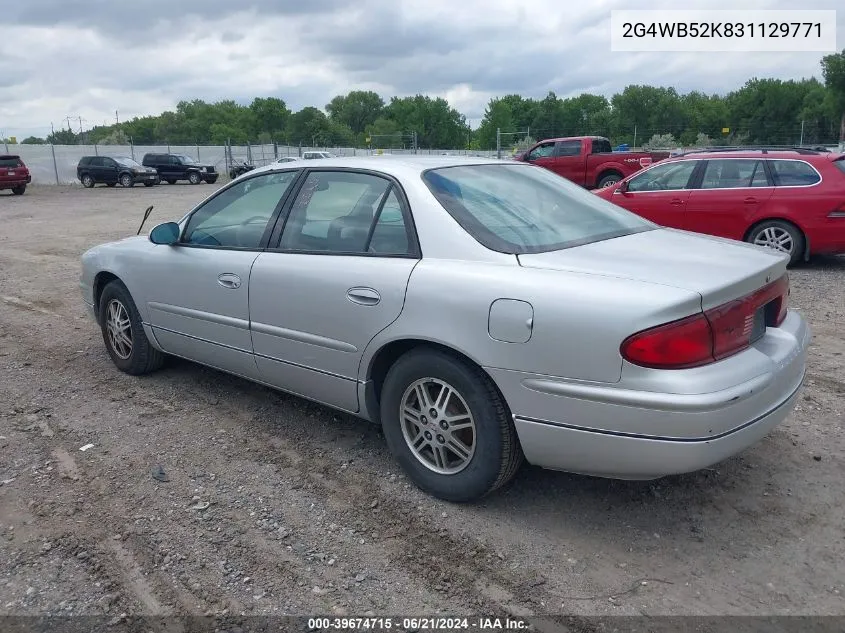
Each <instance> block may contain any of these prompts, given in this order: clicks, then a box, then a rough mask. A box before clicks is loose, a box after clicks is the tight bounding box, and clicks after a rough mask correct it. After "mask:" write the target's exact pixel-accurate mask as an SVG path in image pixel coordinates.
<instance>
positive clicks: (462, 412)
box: [381, 348, 523, 503]
mask: <svg viewBox="0 0 845 633" xmlns="http://www.w3.org/2000/svg"><path fill="white" fill-rule="evenodd" d="M381 420H382V426H383V428H384V435H385V438H386V440H387V445H388V448H389V449H390V452H391V453H392V454H393V456H394V458H395V459H396V461H397V462H398V463H399V465H400V466H401V467H402V469H403V470H404V471H405V472H406V473H407V474H408V477H409V478H410V479H411V481H413V482H414V484H416V485H417V486H418V487H419V488H421V489H422V490H424V491H425V492H427V493H429V494H431V495H433V496H435V497H438V498H440V499H444V500H446V501H453V502H459V503H463V502H469V501H475V500H477V499H480V498H481V497H483V496H485V495H487V494H489V493H491V492H493V491H494V490H496V489H497V488H500V487H501V486H503V485H504V484H506V483H507V482H508V481H510V480H511V478H512V477H513V476H514V475H515V474H516V472H517V470H518V469H519V466H520V465H521V464H522V461H523V454H522V449H521V448H520V446H519V441H518V439H517V436H516V430H515V429H514V426H513V422H512V421H511V419H510V415H509V413H508V410H507V407H506V406H505V403H504V401H503V399H502V397H501V395H500V394H499V392H498V390H497V389H496V386H495V385H494V384H493V381H492V380H491V379H490V378H489V376H487V375H486V374H485V373H484V372H483V371H481V370H480V369H478V368H477V367H474V366H472V365H469V364H468V363H466V362H464V361H463V360H461V359H460V358H458V357H457V356H456V355H453V354H450V353H446V352H441V351H439V350H433V349H425V348H423V349H416V350H412V351H410V352H408V353H407V354H405V355H404V356H402V357H401V358H399V360H397V361H396V363H395V364H394V365H393V367H391V368H390V371H389V372H388V374H387V377H386V378H385V381H384V385H383V387H382V394H381Z"/></svg>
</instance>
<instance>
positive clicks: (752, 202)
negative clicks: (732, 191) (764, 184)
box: [745, 197, 758, 204]
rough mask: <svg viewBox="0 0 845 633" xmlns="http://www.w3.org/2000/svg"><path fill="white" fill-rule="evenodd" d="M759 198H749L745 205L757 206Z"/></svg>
mask: <svg viewBox="0 0 845 633" xmlns="http://www.w3.org/2000/svg"><path fill="white" fill-rule="evenodd" d="M757 202H758V200H757V198H752V197H748V198H746V199H745V204H757Z"/></svg>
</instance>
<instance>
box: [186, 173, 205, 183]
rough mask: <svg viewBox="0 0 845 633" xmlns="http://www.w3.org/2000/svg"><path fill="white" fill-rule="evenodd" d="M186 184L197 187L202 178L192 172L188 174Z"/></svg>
mask: <svg viewBox="0 0 845 633" xmlns="http://www.w3.org/2000/svg"><path fill="white" fill-rule="evenodd" d="M188 182H189V183H191V184H192V185H198V184H200V183H201V182H202V176H200V175H199V174H198V173H197V172H195V171H192V172H191V173H190V174H188Z"/></svg>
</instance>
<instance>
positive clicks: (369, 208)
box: [81, 156, 810, 501]
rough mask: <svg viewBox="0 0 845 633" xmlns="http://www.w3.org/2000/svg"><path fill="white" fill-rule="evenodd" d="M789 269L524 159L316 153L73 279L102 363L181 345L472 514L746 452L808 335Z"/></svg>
mask: <svg viewBox="0 0 845 633" xmlns="http://www.w3.org/2000/svg"><path fill="white" fill-rule="evenodd" d="M317 163H319V164H317ZM787 259H788V258H787V257H786V256H784V255H781V254H778V253H776V252H774V251H771V250H770V249H766V248H761V247H756V246H753V245H749V244H743V243H740V242H735V241H729V240H725V239H720V238H714V237H708V236H703V235H698V234H692V233H687V232H684V231H678V230H672V229H665V228H661V227H659V226H657V225H654V224H652V223H650V222H648V221H645V220H643V219H641V218H639V217H638V216H636V215H634V214H632V213H629V212H627V211H625V210H623V209H621V208H619V207H617V206H615V205H612V204H610V203H609V202H606V201H604V200H601V199H600V198H598V197H597V196H595V195H593V194H591V193H589V192H588V191H586V190H584V189H582V188H580V187H578V186H577V185H575V184H573V183H570V182H569V181H568V180H566V179H564V178H562V177H560V176H557V175H555V174H553V173H552V172H549V171H548V170H546V169H542V168H539V167H535V166H532V165H528V164H522V163H513V162H512V161H496V160H487V159H480V158H460V157H443V156H437V157H418V156H403V157H387V156H384V157H362V158H330V159H324V160H321V161H313V162H308V163H307V164H304V161H303V163H288V164H283V163H277V164H272V165H269V166H267V167H264V168H260V169H257V170H255V171H251V172H249V173H247V174H244V175H243V176H241V177H240V178H238V179H236V180H235V181H233V182H232V183H230V184H228V185H227V186H225V187H223V188H221V189H219V190H218V191H216V192H215V193H214V194H212V195H211V196H209V197H208V198H207V199H206V200H204V201H202V202H201V203H200V204H199V205H197V206H196V207H195V208H194V209H192V210H190V211H189V212H188V213H187V214H186V215H185V216H184V217H182V218H181V219H180V220H179V221H178V222H167V223H164V224H160V225H158V226H156V227H154V228H153V229H152V231H151V232H150V233H149V235H142V236H136V237H130V238H127V239H124V240H120V241H117V242H112V243H108V244H103V245H100V246H97V247H95V248H92V249H91V250H89V251H88V252H86V253H85V254H84V255H83V257H82V278H81V288H82V294H83V298H84V300H85V303H86V304H87V305H88V307H89V309H90V311H91V313H92V315H93V317H94V318H95V319H96V321H97V323H98V324H99V326H100V328H101V329H102V334H103V340H104V342H105V346H106V350H107V351H108V354H109V355H110V356H111V359H112V360H113V362H114V364H115V365H116V366H117V368H118V369H120V370H122V371H124V372H127V373H129V374H134V375H137V374H144V373H147V372H150V371H153V370H155V369H158V368H159V367H161V366H162V364H163V363H164V362H165V361H166V358H167V357H168V356H177V357H182V358H186V359H189V360H192V361H195V362H197V363H202V364H204V365H208V366H210V367H214V368H217V369H219V370H222V371H225V372H229V373H232V374H236V375H238V376H242V377H244V378H247V379H249V380H253V381H256V382H259V383H262V384H265V385H269V386H271V387H274V388H277V389H280V390H284V391H287V392H290V393H292V394H296V395H298V396H301V397H304V398H308V399H311V400H314V401H317V402H320V403H323V404H325V405H328V406H330V407H334V408H336V409H339V410H343V411H346V412H348V413H351V414H353V415H357V416H360V417H361V418H364V419H366V420H369V421H371V422H374V423H377V424H380V425H382V427H383V429H384V433H385V437H386V439H387V444H388V447H389V449H390V451H391V453H392V454H393V455H394V457H395V459H396V460H397V461H398V463H399V464H400V465H401V467H402V468H403V469H404V470H405V472H406V473H407V474H408V476H409V477H410V478H411V480H413V481H414V482H415V483H416V484H417V485H418V486H419V487H420V488H422V489H423V490H425V491H427V492H429V493H430V494H432V495H435V496H437V497H440V498H443V499H448V500H452V501H470V500H474V499H478V498H479V497H481V496H483V495H485V494H487V493H489V492H491V491H493V490H495V489H497V488H499V487H500V486H502V485H503V484H505V483H506V482H507V481H508V480H509V479H511V477H512V476H513V475H514V473H515V472H516V471H517V469H518V468H519V466H520V464H521V463H522V462H523V461H527V462H529V463H531V464H535V465H538V466H541V467H544V468H549V469H557V470H565V471H570V472H575V473H584V474H589V475H597V476H602V477H613V478H623V479H653V478H657V477H661V476H664V475H669V474H673V473H682V472H689V471H694V470H697V469H700V468H703V467H706V466H709V465H711V464H714V463H716V462H719V461H721V460H723V459H725V458H727V457H729V456H731V455H733V454H735V453H737V452H739V451H741V450H743V449H745V448H746V447H748V446H750V445H752V444H754V443H755V442H757V441H758V440H759V439H761V438H762V437H763V436H764V435H766V434H767V433H768V432H769V431H771V429H773V428H774V427H775V426H776V425H778V424H779V423H780V422H781V421H782V420H783V419H784V418H785V417H786V416H787V415H788V413H789V412H790V411H791V410H792V408H793V406H794V403H795V400H796V398H797V394H798V392H799V389H800V387H801V384H802V382H803V379H804V372H805V363H806V353H807V346H808V343H809V340H810V332H809V329H808V327H807V325H806V323H805V321H804V319H803V318H802V316H801V315H800V314H799V313H798V312H795V311H794V310H791V309H789V307H788V303H789V281H788V277H787V273H786V264H787Z"/></svg>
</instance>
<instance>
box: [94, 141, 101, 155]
mask: <svg viewBox="0 0 845 633" xmlns="http://www.w3.org/2000/svg"><path fill="white" fill-rule="evenodd" d="M99 155H100V152H98V151H97V144H96V143H94V156H99Z"/></svg>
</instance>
